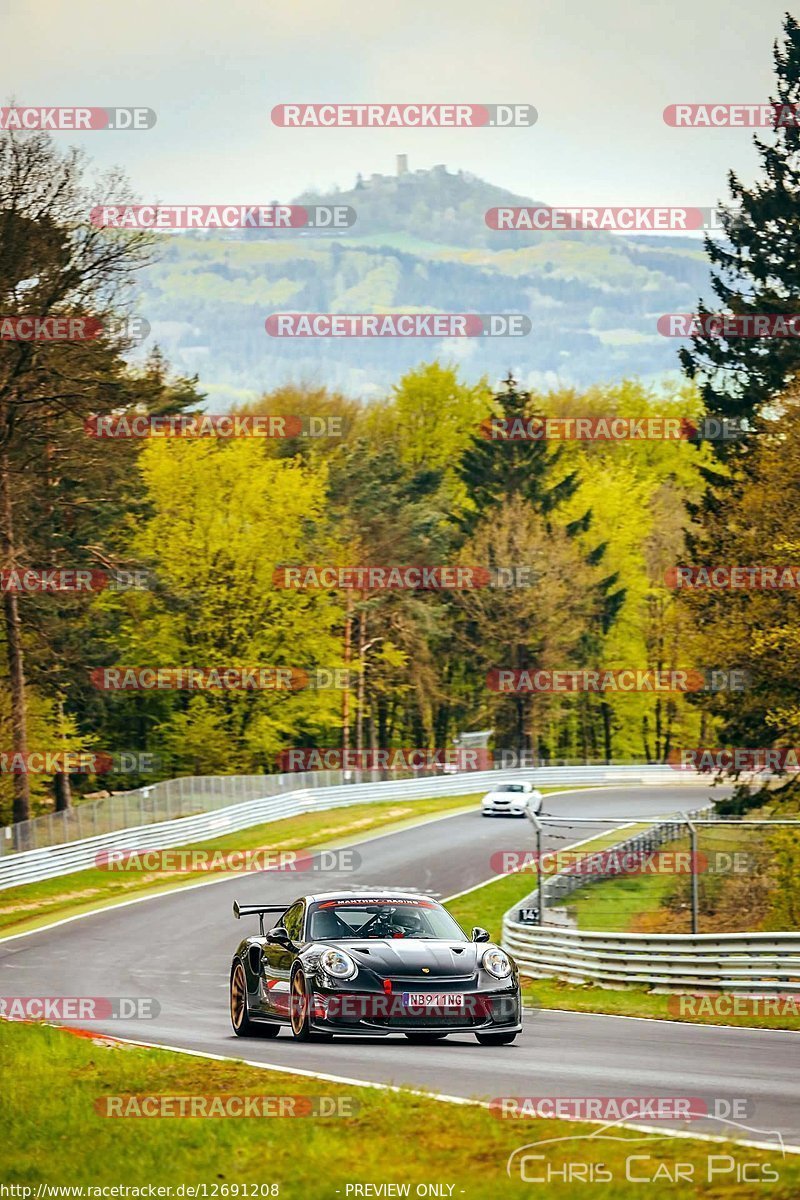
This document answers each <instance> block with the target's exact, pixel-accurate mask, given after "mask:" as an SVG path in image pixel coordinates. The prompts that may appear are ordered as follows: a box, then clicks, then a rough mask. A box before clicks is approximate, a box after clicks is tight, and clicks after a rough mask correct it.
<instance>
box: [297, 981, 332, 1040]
mask: <svg viewBox="0 0 800 1200" xmlns="http://www.w3.org/2000/svg"><path fill="white" fill-rule="evenodd" d="M289 1019H290V1021H291V1027H292V1037H293V1038H294V1040H295V1041H296V1042H332V1041H333V1034H332V1033H314V1032H313V1031H312V1029H311V997H310V996H309V994H308V986H307V984H306V977H305V975H304V974H303V972H302V970H297V971H295V973H294V975H293V976H292V984H291V990H290V993H289Z"/></svg>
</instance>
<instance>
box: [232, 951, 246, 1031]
mask: <svg viewBox="0 0 800 1200" xmlns="http://www.w3.org/2000/svg"><path fill="white" fill-rule="evenodd" d="M246 1018H247V995H246V985H245V980H244V968H243V967H242V964H241V963H237V964H236V966H235V968H234V971H233V975H232V976H231V1024H232V1025H233V1028H234V1031H235V1032H237V1033H238V1032H239V1030H240V1029H241V1028H242V1027H243V1025H244V1024H245V1023H246Z"/></svg>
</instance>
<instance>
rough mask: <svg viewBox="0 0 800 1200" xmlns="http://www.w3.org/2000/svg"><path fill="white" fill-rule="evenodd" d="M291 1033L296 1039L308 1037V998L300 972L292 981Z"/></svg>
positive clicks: (290, 1003) (290, 1005) (290, 1004)
mask: <svg viewBox="0 0 800 1200" xmlns="http://www.w3.org/2000/svg"><path fill="white" fill-rule="evenodd" d="M289 1015H290V1018H291V1022H292V1033H293V1034H294V1036H295V1037H296V1038H305V1037H308V996H307V995H306V981H305V977H304V975H303V972H302V971H297V972H296V973H295V976H294V978H293V980H292V995H291V999H290V1002H289Z"/></svg>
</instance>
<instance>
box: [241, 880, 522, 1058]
mask: <svg viewBox="0 0 800 1200" xmlns="http://www.w3.org/2000/svg"><path fill="white" fill-rule="evenodd" d="M233 911H234V915H235V916H236V917H247V916H257V917H258V918H259V933H258V935H257V936H252V937H247V938H245V939H244V940H243V941H242V942H241V943H240V944H239V946H238V947H237V949H236V953H235V954H234V956H233V962H232V965H231V974H230V1012H231V1023H232V1025H233V1031H234V1033H235V1034H236V1035H237V1036H238V1037H246V1036H253V1037H258V1036H262V1037H275V1036H276V1035H277V1034H278V1033H279V1032H280V1030H281V1028H282V1027H287V1028H289V1029H290V1030H291V1033H292V1035H293V1037H294V1038H295V1039H297V1040H298V1041H307V1040H309V1039H311V1038H317V1039H327V1040H329V1039H330V1038H332V1037H333V1036H334V1034H345V1035H349V1036H354V1035H355V1036H358V1035H362V1036H363V1035H369V1036H372V1037H375V1036H376V1035H377V1036H385V1035H387V1034H390V1033H403V1034H405V1036H406V1037H407V1038H409V1039H410V1040H411V1041H415V1042H434V1041H438V1040H439V1039H441V1038H444V1037H447V1035H448V1034H449V1033H471V1034H474V1035H475V1037H476V1038H477V1040H478V1041H479V1042H480V1043H481V1044H482V1045H491V1046H498V1045H506V1044H507V1043H509V1042H513V1040H514V1038H515V1037H516V1036H517V1034H518V1033H519V1032H520V1030H521V1028H522V1007H521V1002H520V990H519V972H518V970H517V966H516V964H515V962H514V960H513V959H512V958H511V956H510V955H508V954H506V952H505V951H504V950H502V949H501V947H499V946H497V945H495V944H494V943H493V942H491V940H490V937H489V934H488V933H487V932H486V930H485V929H480V928H475V929H473V930H472V937H471V938H468V937H467V935H466V934H465V933H464V931H463V930H462V929H461V928H460V926H459V925H458V924H457V923H456V921H455V920H454V919H453V918H452V917H451V916H450V914H449V913H448V912H447V910H446V909H445V908H443V907H442V905H441V904H439V903H438V902H437V901H436V900H433V899H431V897H430V896H425V895H413V894H409V893H397V892H392V891H386V892H383V891H371V892H369V893H362V892H326V893H322V894H319V895H313V896H302V897H301V898H300V899H298V900H295V901H294V903H293V904H290V905H289V906H288V907H286V906H285V905H270V904H266V905H261V904H241V905H240V904H238V903H234V906H233ZM267 914H273V915H274V917H275V924H274V925H273V927H272V928H270V929H268V930H267V931H265V928H264V921H265V917H266V916H267Z"/></svg>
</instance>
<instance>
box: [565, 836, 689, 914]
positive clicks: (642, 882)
mask: <svg viewBox="0 0 800 1200" xmlns="http://www.w3.org/2000/svg"><path fill="white" fill-rule="evenodd" d="M675 845H676V846H677V843H675ZM663 849H664V850H668V849H670V847H668V846H664V847H663ZM677 878H678V877H677V876H675V875H667V874H664V875H644V874H642V875H636V874H633V875H621V876H619V877H618V878H617V879H606V880H602V881H599V882H597V883H590V884H589V885H588V886H587V887H585V888H581V889H580V891H577V892H574V893H573V895H572V896H570V897H569V898H568V901H567V903H568V904H569V908H570V911H571V913H572V915H573V916H574V917H575V920H576V921H577V924H578V929H602V930H604V931H605V932H607V933H627V932H629V931H630V930H631V929H632V927H633V925H634V922H635V920H636V918H637V917H639V916H641V914H642V913H646V912H653V910H654V909H657V908H659V907H660V905H661V902H662V901H663V900H665V899H666V897H667V896H669V895H671V893H672V892H674V890H675V886H676V879H677ZM686 932H687V933H688V932H689V930H688V929H687V931H686Z"/></svg>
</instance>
